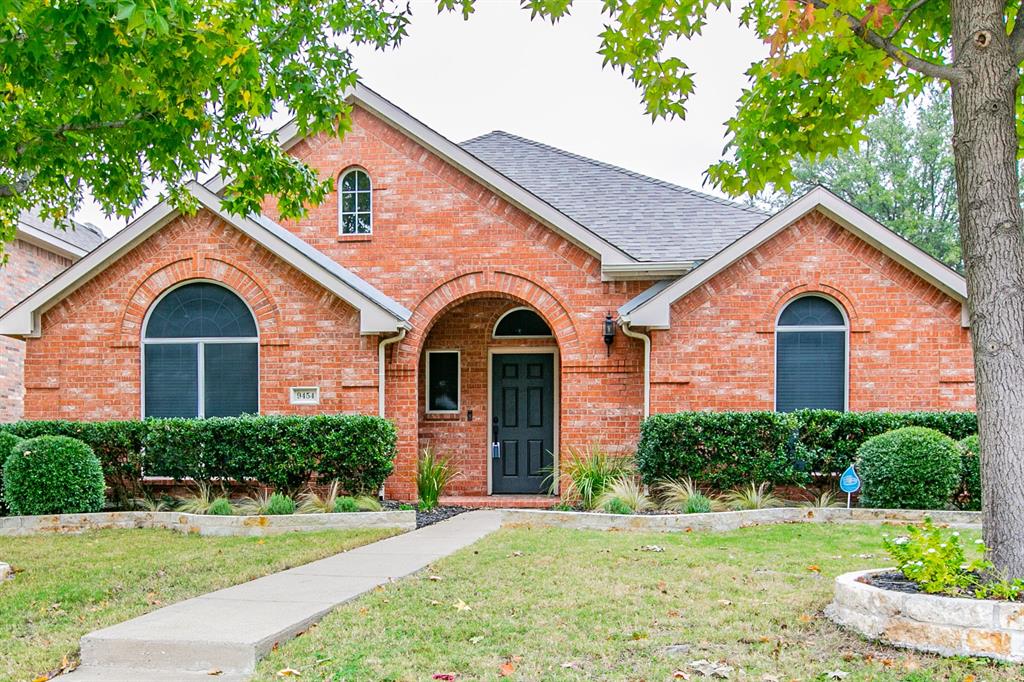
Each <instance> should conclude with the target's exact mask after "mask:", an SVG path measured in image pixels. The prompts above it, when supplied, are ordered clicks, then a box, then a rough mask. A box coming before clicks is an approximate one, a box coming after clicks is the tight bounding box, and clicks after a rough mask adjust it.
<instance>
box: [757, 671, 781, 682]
mask: <svg viewBox="0 0 1024 682" xmlns="http://www.w3.org/2000/svg"><path fill="white" fill-rule="evenodd" d="M761 682H779V678H777V677H775V675H769V674H768V673H765V674H764V675H761Z"/></svg>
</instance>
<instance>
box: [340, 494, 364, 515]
mask: <svg viewBox="0 0 1024 682" xmlns="http://www.w3.org/2000/svg"><path fill="white" fill-rule="evenodd" d="M357 511H359V503H358V502H356V498H354V497H339V498H338V499H337V500H335V501H334V512H335V513H336V514H348V513H351V512H357Z"/></svg>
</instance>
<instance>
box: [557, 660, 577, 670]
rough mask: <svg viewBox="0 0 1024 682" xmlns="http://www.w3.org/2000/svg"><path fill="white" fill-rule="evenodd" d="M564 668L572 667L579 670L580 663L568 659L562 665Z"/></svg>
mask: <svg viewBox="0 0 1024 682" xmlns="http://www.w3.org/2000/svg"><path fill="white" fill-rule="evenodd" d="M561 667H562V668H572V669H573V670H579V668H580V664H579V663H577V662H576V661H566V662H565V663H563V664H562V665H561Z"/></svg>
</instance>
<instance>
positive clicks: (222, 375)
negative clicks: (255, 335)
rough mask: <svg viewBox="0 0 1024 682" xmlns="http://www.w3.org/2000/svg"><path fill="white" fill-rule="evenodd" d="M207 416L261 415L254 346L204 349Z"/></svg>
mask: <svg viewBox="0 0 1024 682" xmlns="http://www.w3.org/2000/svg"><path fill="white" fill-rule="evenodd" d="M203 354H204V357H203V368H204V371H203V390H204V393H205V394H206V395H205V403H204V408H205V409H204V413H205V416H207V417H237V416H238V415H240V414H256V413H257V412H259V379H258V377H259V359H258V355H257V346H256V344H255V343H207V344H205V345H204V346H203Z"/></svg>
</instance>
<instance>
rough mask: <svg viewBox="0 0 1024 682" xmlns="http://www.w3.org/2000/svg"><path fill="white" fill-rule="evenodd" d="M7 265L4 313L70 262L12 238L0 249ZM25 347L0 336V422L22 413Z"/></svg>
mask: <svg viewBox="0 0 1024 682" xmlns="http://www.w3.org/2000/svg"><path fill="white" fill-rule="evenodd" d="M4 252H5V253H6V254H7V263H6V264H4V265H0V313H3V312H6V311H7V310H9V309H10V308H12V307H13V306H14V305H15V304H16V303H18V302H19V301H21V300H22V299H23V298H25V297H26V296H28V295H29V294H30V293H32V292H33V291H35V290H36V289H38V288H39V287H41V286H42V285H43V284H46V283H47V282H49V281H50V280H51V279H53V278H54V277H55V276H57V275H58V274H59V273H60V272H62V271H64V270H65V269H66V268H67V267H68V266H69V265H71V261H70V260H68V259H67V258H64V257H63V256H58V255H57V254H55V253H51V252H49V251H47V250H45V249H41V248H39V247H38V246H35V245H33V244H29V243H28V242H24V241H21V240H20V239H16V240H15V241H13V242H11V243H10V244H7V245H5V246H4ZM24 358H25V344H24V343H23V342H21V341H17V340H15V339H11V338H9V337H6V336H0V422H8V421H17V420H18V419H20V418H21V415H22V410H23V395H24V392H25V390H24V383H23V380H22V379H23V363H24Z"/></svg>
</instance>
